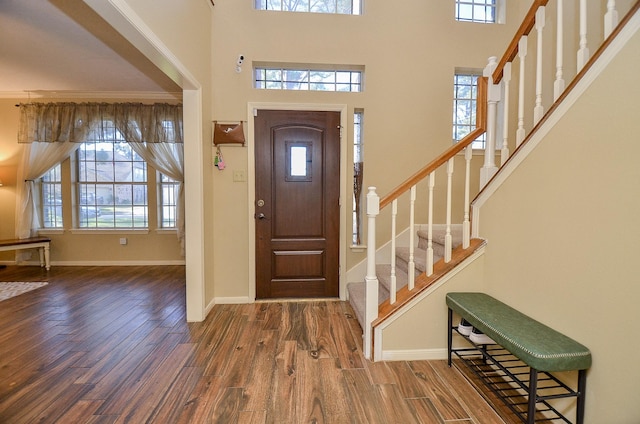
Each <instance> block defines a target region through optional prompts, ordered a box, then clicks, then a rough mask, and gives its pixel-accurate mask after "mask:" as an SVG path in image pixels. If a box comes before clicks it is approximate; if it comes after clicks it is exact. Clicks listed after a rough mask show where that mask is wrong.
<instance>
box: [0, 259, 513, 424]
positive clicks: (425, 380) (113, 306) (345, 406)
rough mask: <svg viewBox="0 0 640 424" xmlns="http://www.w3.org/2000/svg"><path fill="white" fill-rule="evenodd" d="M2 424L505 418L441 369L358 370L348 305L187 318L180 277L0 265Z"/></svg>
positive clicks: (399, 365)
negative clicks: (21, 285)
mask: <svg viewBox="0 0 640 424" xmlns="http://www.w3.org/2000/svg"><path fill="white" fill-rule="evenodd" d="M0 281H48V282H49V285H47V286H45V287H43V288H40V289H37V290H35V291H32V292H29V293H26V294H23V295H20V296H17V297H14V298H11V299H8V300H5V301H2V302H0V328H1V330H0V423H7V424H19V423H35V422H42V423H125V422H127V423H251V424H253V423H403V424H405V423H423V424H426V423H429V424H431V423H434V424H436V423H437V424H443V423H456V424H460V423H464V424H494V423H505V422H506V423H511V422H516V421H513V420H512V419H508V420H506V421H505V420H503V419H501V418H500V417H499V416H498V415H497V414H496V413H495V412H494V409H492V407H491V406H490V405H489V404H488V403H487V401H486V400H485V399H484V398H483V397H482V396H481V395H479V394H478V392H476V390H475V389H474V388H473V386H472V385H471V384H469V383H468V381H467V380H466V379H465V377H464V376H463V374H461V373H460V372H459V371H458V370H457V369H456V368H455V367H452V368H449V367H447V365H446V363H445V362H444V361H428V362H427V361H399V362H377V363H372V362H370V361H367V360H365V359H364V358H363V356H362V339H361V334H362V333H361V330H360V327H359V325H358V323H357V321H356V320H355V318H354V316H353V311H352V310H351V308H350V306H349V305H348V303H345V302H340V301H313V302H311V301H309V302H304V301H303V302H271V303H255V304H248V305H217V306H215V307H214V308H213V310H212V311H211V313H210V314H209V316H208V317H207V319H206V321H205V322H203V323H186V322H185V306H184V303H185V282H184V268H183V267H179V266H166V267H54V268H52V269H51V270H50V271H49V272H46V271H44V270H42V269H41V268H38V267H15V266H10V267H7V268H5V269H0Z"/></svg>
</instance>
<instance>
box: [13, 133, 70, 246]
mask: <svg viewBox="0 0 640 424" xmlns="http://www.w3.org/2000/svg"><path fill="white" fill-rule="evenodd" d="M78 147H80V144H79V143H71V142H69V141H63V142H60V143H30V144H27V145H26V146H25V149H24V153H23V157H22V164H21V166H20V168H19V169H18V184H16V200H17V201H16V237H17V238H28V237H33V236H35V235H36V234H37V232H38V229H39V228H41V226H40V216H39V214H38V212H37V211H38V205H39V203H40V202H39V201H38V196H39V193H38V190H36V189H35V183H34V181H35V180H37V179H39V178H42V176H43V175H44V174H46V173H47V172H48V171H49V170H50V169H51V168H53V167H54V166H56V165H57V164H59V163H60V162H62V161H63V160H65V159H66V158H68V157H69V155H71V153H73V152H74V151H75V150H76V149H77V148H78ZM21 182H22V183H21Z"/></svg>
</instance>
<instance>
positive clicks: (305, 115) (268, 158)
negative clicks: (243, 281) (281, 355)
mask: <svg viewBox="0 0 640 424" xmlns="http://www.w3.org/2000/svg"><path fill="white" fill-rule="evenodd" d="M339 125H340V114H339V113H338V112H308V111H265V110H261V111H259V112H258V115H257V116H256V119H255V128H256V140H255V143H256V205H255V208H256V296H257V298H277V297H337V296H338V278H339V276H338V275H339V272H338V264H339V259H338V258H339V238H340V237H339V231H340V230H339V215H340V206H339V197H340V173H339V169H340V167H339V164H340V129H339Z"/></svg>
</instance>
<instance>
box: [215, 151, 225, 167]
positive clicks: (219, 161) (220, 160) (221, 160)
mask: <svg viewBox="0 0 640 424" xmlns="http://www.w3.org/2000/svg"><path fill="white" fill-rule="evenodd" d="M213 165H214V166H217V167H218V169H219V170H221V171H222V170H223V169H224V167H225V165H224V158H223V157H222V151H221V150H220V147H217V148H216V157H215V159H214V160H213Z"/></svg>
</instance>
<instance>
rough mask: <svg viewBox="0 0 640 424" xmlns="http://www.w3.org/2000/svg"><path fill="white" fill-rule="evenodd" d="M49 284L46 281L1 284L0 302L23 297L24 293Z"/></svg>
mask: <svg viewBox="0 0 640 424" xmlns="http://www.w3.org/2000/svg"><path fill="white" fill-rule="evenodd" d="M47 284H49V283H46V282H44V281H35V282H29V283H23V282H17V281H13V282H10V283H2V282H0V302H1V301H3V300H7V299H10V298H12V297H15V296H18V295H21V294H23V293H26V292H29V291H31V290H35V289H38V288H40V287H42V286H46V285H47Z"/></svg>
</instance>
